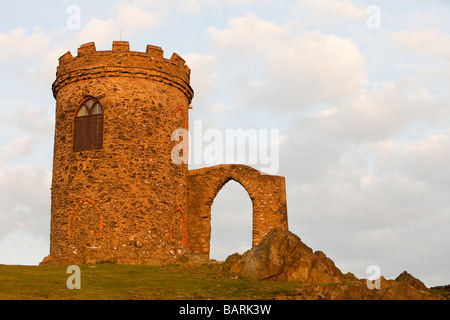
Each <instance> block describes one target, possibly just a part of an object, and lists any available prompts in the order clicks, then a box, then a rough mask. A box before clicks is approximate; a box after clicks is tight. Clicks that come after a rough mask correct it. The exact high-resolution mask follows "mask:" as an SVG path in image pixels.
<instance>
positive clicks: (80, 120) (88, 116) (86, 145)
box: [73, 98, 103, 151]
mask: <svg viewBox="0 0 450 320" xmlns="http://www.w3.org/2000/svg"><path fill="white" fill-rule="evenodd" d="M102 147H103V109H102V106H101V105H100V103H99V102H98V101H97V100H95V99H93V98H88V99H86V100H85V101H84V102H83V103H82V104H81V105H80V106H79V107H78V109H77V111H76V114H75V120H74V129H73V151H87V150H96V149H101V148H102Z"/></svg>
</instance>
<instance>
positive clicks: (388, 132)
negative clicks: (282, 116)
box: [307, 78, 450, 141]
mask: <svg viewBox="0 0 450 320" xmlns="http://www.w3.org/2000/svg"><path fill="white" fill-rule="evenodd" d="M442 100H443V97H441V96H436V95H433V94H431V93H430V92H429V91H428V88H427V87H420V86H419V83H418V81H416V80H415V79H414V78H408V79H404V80H402V81H400V82H398V83H395V84H394V83H388V82H387V83H383V84H381V85H380V84H374V86H373V87H372V88H371V89H370V90H362V91H361V93H360V94H359V95H358V96H357V97H355V98H354V99H351V100H349V101H347V102H346V103H345V104H343V103H338V104H336V105H334V107H333V108H332V109H330V110H328V111H325V112H321V113H317V114H315V115H314V116H313V117H310V119H309V120H308V121H307V123H308V125H311V126H313V127H314V128H315V129H314V130H319V131H321V132H324V133H329V134H330V135H333V136H334V137H337V138H341V139H348V140H354V141H368V140H378V139H385V138H387V137H390V136H392V135H396V134H399V133H400V132H402V131H403V130H404V129H405V127H406V126H407V125H408V124H410V123H413V122H414V121H419V120H427V121H431V122H432V121H437V120H442V119H445V118H448V117H450V109H449V108H447V106H446V104H445V103H444V102H443V101H442Z"/></svg>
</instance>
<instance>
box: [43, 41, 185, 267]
mask: <svg viewBox="0 0 450 320" xmlns="http://www.w3.org/2000/svg"><path fill="white" fill-rule="evenodd" d="M189 81H190V69H189V68H188V67H187V66H186V65H185V62H184V60H183V59H182V58H181V57H180V56H179V55H177V54H176V53H174V54H173V55H172V57H171V58H170V59H166V58H164V57H163V51H162V50H161V48H159V47H155V46H150V45H149V46H147V50H146V52H135V51H130V48H129V43H128V42H126V41H115V42H113V46H112V51H97V50H96V48H95V44H94V43H87V44H84V45H82V46H81V47H80V48H79V49H78V55H77V56H76V57H73V56H72V54H71V53H70V52H67V53H66V54H65V55H63V56H62V57H61V58H60V59H59V66H58V68H57V73H56V81H55V82H54V83H53V95H54V97H55V99H56V123H55V145H54V160H53V180H52V193H51V194H52V199H51V208H52V209H51V238H50V256H48V257H47V258H45V259H44V261H43V264H80V263H95V262H100V261H112V262H116V263H122V264H161V263H168V262H171V261H173V260H174V259H176V258H177V256H178V255H180V254H182V253H184V251H185V248H186V219H185V211H186V205H187V202H186V201H187V169H188V168H187V164H186V163H185V162H181V163H180V161H174V160H173V159H172V158H173V150H179V149H176V147H177V146H179V145H180V142H181V141H182V140H183V137H180V135H179V134H178V135H174V137H175V138H176V139H178V138H179V140H178V141H173V139H172V133H173V131H174V130H175V129H179V128H181V129H188V124H189V121H188V111H189V108H190V103H191V100H192V98H193V90H192V88H191V87H190V84H189ZM184 142H185V143H187V139H185V141H184ZM174 148H175V149H174ZM185 150H186V149H185ZM176 154H177V156H184V157H186V158H187V155H186V154H182V151H181V152H178V151H177V152H176Z"/></svg>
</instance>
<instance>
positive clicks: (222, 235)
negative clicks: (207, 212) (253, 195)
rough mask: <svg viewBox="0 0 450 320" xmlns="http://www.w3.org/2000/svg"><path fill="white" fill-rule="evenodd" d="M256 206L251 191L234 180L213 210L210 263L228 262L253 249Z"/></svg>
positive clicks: (220, 195) (223, 190)
mask: <svg viewBox="0 0 450 320" xmlns="http://www.w3.org/2000/svg"><path fill="white" fill-rule="evenodd" d="M252 226H253V204H252V201H251V199H250V196H249V194H248V193H247V190H245V188H244V187H243V186H242V185H241V184H240V183H238V182H236V181H234V180H230V181H229V182H227V183H226V184H225V185H224V186H223V187H222V189H221V190H220V191H219V193H218V194H217V195H216V197H215V199H214V202H213V204H212V206H211V241H210V254H209V257H210V259H215V260H218V261H224V260H225V259H226V258H227V257H228V256H229V255H231V254H233V253H235V252H238V253H240V254H242V253H244V252H245V251H247V250H249V249H251V247H252V230H253V229H252Z"/></svg>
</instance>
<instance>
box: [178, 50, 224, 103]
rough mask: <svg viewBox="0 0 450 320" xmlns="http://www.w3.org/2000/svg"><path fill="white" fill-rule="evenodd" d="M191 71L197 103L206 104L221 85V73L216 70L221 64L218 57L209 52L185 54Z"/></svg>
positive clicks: (184, 56) (195, 101) (184, 57)
mask: <svg viewBox="0 0 450 320" xmlns="http://www.w3.org/2000/svg"><path fill="white" fill-rule="evenodd" d="M183 59H185V61H186V64H187V65H188V66H189V68H190V69H191V70H192V71H191V86H192V88H194V91H195V100H194V101H193V103H195V104H204V103H206V102H207V101H208V99H210V98H211V97H212V96H214V93H215V90H216V88H217V87H218V86H219V85H220V81H221V79H220V74H219V73H218V71H217V70H216V68H217V66H218V65H219V61H218V59H217V57H215V56H213V55H211V54H208V55H201V54H198V53H190V54H187V55H183Z"/></svg>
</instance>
